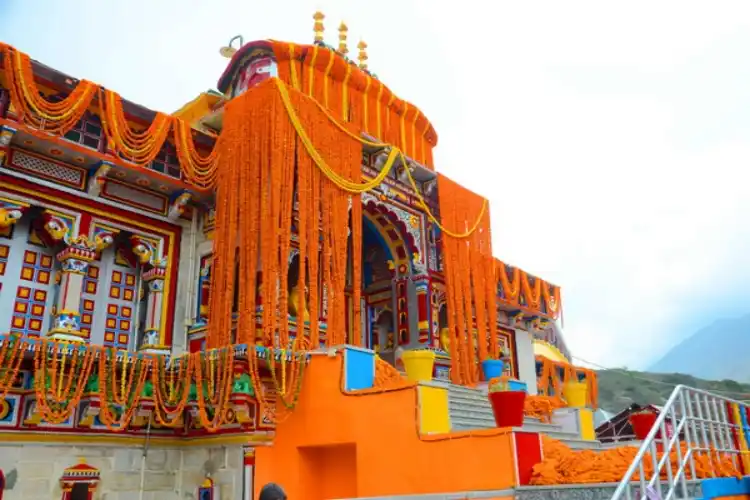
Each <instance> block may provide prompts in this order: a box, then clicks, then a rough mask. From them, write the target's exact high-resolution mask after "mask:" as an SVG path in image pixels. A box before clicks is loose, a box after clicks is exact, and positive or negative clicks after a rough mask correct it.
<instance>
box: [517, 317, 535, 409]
mask: <svg viewBox="0 0 750 500" xmlns="http://www.w3.org/2000/svg"><path fill="white" fill-rule="evenodd" d="M515 332H516V335H515V337H516V358H517V359H518V379H519V380H520V381H521V382H525V383H526V386H527V387H528V390H529V394H531V395H536V393H537V390H536V361H535V360H534V342H533V337H532V335H531V333H529V332H527V331H526V330H520V329H516V330H515Z"/></svg>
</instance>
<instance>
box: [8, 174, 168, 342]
mask: <svg viewBox="0 0 750 500" xmlns="http://www.w3.org/2000/svg"><path fill="white" fill-rule="evenodd" d="M0 181H4V182H7V183H8V184H10V186H7V187H5V188H4V189H5V190H7V191H9V192H11V193H15V194H18V195H19V196H24V197H27V198H32V199H44V195H47V196H52V197H55V198H59V199H61V200H64V201H67V202H69V203H70V204H71V205H72V208H74V209H75V208H77V209H79V210H85V209H86V208H91V209H94V210H98V211H100V212H104V213H105V214H106V213H109V214H113V215H117V216H119V217H122V218H124V219H125V221H128V220H131V221H135V222H138V223H142V224H148V225H149V226H151V227H152V228H154V229H156V230H161V231H163V233H162V236H163V237H164V238H165V243H166V245H165V249H164V250H165V252H168V251H169V246H170V245H173V246H174V249H173V254H172V255H166V254H165V255H166V256H167V257H169V259H170V260H171V261H172V266H171V267H172V269H171V272H170V274H169V284H170V286H169V292H168V295H167V297H169V298H170V299H171V300H170V303H169V305H168V308H167V317H166V318H163V320H164V321H166V326H165V329H164V342H165V343H166V344H167V345H171V343H172V339H173V336H174V331H173V329H174V318H175V305H176V303H177V271H178V268H179V261H180V242H181V240H182V228H181V227H180V226H177V225H174V224H169V223H167V222H163V221H160V220H155V219H150V218H148V217H147V216H143V215H139V214H135V213H133V212H127V211H125V210H122V209H120V208H117V207H113V206H110V205H104V204H102V203H99V202H96V201H93V200H89V199H87V198H79V197H77V196H75V195H72V194H68V193H65V192H63V191H58V190H56V189H52V188H49V187H47V186H41V185H38V184H34V183H31V182H28V181H26V180H24V179H18V178H16V177H12V176H10V175H7V174H0ZM14 185H15V186H18V187H21V188H24V189H28V190H30V191H34V193H23V192H19V191H16V190H14ZM37 193H39V194H41V196H39V195H37ZM85 216H88V219H89V221H88V223H89V224H90V218H91V214H84V216H82V217H81V219H82V220H83V219H84V218H85ZM97 218H102V219H104V220H107V217H106V215H102V216H100V215H97ZM125 224H126V225H127V222H126V223H125ZM86 227H87V228H88V225H87V226H86ZM133 227H134V228H137V227H138V226H135V225H134V226H133ZM81 228H83V224H82V225H81Z"/></svg>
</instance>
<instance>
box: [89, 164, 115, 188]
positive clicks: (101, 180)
mask: <svg viewBox="0 0 750 500" xmlns="http://www.w3.org/2000/svg"><path fill="white" fill-rule="evenodd" d="M112 166H113V165H112V164H111V163H109V162H106V161H103V162H101V163H99V164H98V165H97V166H95V167H94V168H93V169H91V173H90V174H89V183H88V187H87V192H88V194H89V195H91V196H99V194H101V192H102V188H103V187H104V184H105V183H106V182H107V174H108V173H109V171H110V170H111V169H112Z"/></svg>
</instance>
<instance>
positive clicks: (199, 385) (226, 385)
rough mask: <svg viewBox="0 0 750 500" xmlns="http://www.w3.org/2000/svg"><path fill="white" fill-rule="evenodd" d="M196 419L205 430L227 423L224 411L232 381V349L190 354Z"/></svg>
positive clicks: (214, 428)
mask: <svg viewBox="0 0 750 500" xmlns="http://www.w3.org/2000/svg"><path fill="white" fill-rule="evenodd" d="M192 356H195V357H196V358H197V359H196V360H195V361H194V363H195V371H194V373H195V387H196V389H197V398H196V400H197V406H198V418H199V419H200V422H201V425H202V426H203V428H204V429H205V430H207V431H208V432H216V431H218V430H219V429H220V428H221V426H222V425H224V424H225V423H226V422H227V410H228V409H229V401H230V397H231V395H232V382H233V381H234V348H232V347H228V348H224V349H218V350H213V351H208V352H206V353H205V355H203V353H194V354H192Z"/></svg>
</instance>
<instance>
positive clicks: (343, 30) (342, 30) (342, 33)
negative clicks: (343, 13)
mask: <svg viewBox="0 0 750 500" xmlns="http://www.w3.org/2000/svg"><path fill="white" fill-rule="evenodd" d="M348 32H349V28H347V27H346V24H344V23H343V21H342V22H341V24H340V25H339V52H341V53H342V54H344V55H346V54H348V53H349V49H348V48H346V34H347V33H348Z"/></svg>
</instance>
